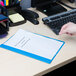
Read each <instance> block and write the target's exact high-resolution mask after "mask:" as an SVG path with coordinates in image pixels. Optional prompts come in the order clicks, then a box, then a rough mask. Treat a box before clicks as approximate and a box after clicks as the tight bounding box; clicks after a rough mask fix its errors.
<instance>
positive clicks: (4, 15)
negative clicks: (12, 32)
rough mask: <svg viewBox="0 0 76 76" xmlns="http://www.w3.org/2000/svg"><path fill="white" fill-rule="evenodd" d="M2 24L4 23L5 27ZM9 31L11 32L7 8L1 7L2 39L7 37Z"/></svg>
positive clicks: (0, 30)
mask: <svg viewBox="0 0 76 76" xmlns="http://www.w3.org/2000/svg"><path fill="white" fill-rule="evenodd" d="M2 23H4V24H5V26H3V25H2ZM8 30H9V18H8V11H7V9H6V8H5V7H3V6H1V5H0V38H3V37H5V36H6V34H7V31H8Z"/></svg>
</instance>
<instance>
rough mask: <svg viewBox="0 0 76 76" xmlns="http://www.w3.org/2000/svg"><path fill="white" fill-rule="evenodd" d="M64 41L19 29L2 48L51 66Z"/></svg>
mask: <svg viewBox="0 0 76 76" xmlns="http://www.w3.org/2000/svg"><path fill="white" fill-rule="evenodd" d="M64 44H65V42H64V41H61V40H57V39H54V38H50V37H46V36H43V35H40V34H36V33H32V32H29V31H25V30H22V29H19V30H18V31H17V32H16V33H15V35H13V36H12V37H11V38H9V39H8V40H7V41H6V42H4V43H3V44H1V45H0V47H2V48H5V49H7V50H10V51H13V52H16V53H19V54H22V55H25V56H28V57H31V58H34V59H37V60H40V61H43V62H46V63H48V64H50V63H51V62H52V60H53V59H54V58H55V56H56V55H57V54H58V52H59V51H60V49H61V48H62V47H63V45H64Z"/></svg>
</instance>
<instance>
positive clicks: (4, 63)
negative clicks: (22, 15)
mask: <svg viewBox="0 0 76 76" xmlns="http://www.w3.org/2000/svg"><path fill="white" fill-rule="evenodd" d="M36 12H37V13H39V16H40V18H39V21H40V24H39V25H33V24H32V23H30V22H29V21H27V23H25V24H23V25H19V26H15V27H10V30H9V34H8V36H7V37H6V38H3V39H0V44H2V43H3V42H5V41H6V40H7V39H9V38H10V37H11V36H12V35H13V34H15V33H16V32H17V30H18V29H24V30H28V31H31V32H34V33H38V34H41V35H45V36H48V37H52V38H55V39H59V40H62V41H65V45H64V46H63V48H62V49H61V50H60V52H59V53H58V54H57V56H56V57H55V59H54V60H53V61H52V63H51V64H47V63H44V62H41V61H38V60H35V59H32V58H29V57H27V56H23V55H21V54H18V53H14V52H11V51H9V50H6V49H3V48H0V76H41V75H43V74H45V73H48V72H51V71H53V70H55V69H57V68H59V67H61V66H63V65H65V64H67V63H70V62H72V61H74V60H76V36H75V37H71V36H68V35H55V34H54V33H53V32H52V31H51V29H50V28H49V27H47V26H46V25H44V24H43V22H42V20H41V19H42V18H43V17H45V15H43V14H42V13H41V12H39V11H36Z"/></svg>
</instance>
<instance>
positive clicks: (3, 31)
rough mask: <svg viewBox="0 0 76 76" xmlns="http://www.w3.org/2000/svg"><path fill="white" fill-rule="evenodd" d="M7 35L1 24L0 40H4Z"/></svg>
mask: <svg viewBox="0 0 76 76" xmlns="http://www.w3.org/2000/svg"><path fill="white" fill-rule="evenodd" d="M7 34H8V33H7V29H6V28H5V27H4V26H3V25H2V24H0V38H4V37H5V36H6V35H7Z"/></svg>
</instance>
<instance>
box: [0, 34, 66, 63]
mask: <svg viewBox="0 0 76 76" xmlns="http://www.w3.org/2000/svg"><path fill="white" fill-rule="evenodd" d="M33 34H36V33H33ZM36 35H40V34H36ZM13 36H14V35H13ZM13 36H12V37H13ZM40 36H43V35H40ZM12 37H10V38H12ZM43 37H46V38H49V39H53V40H56V41H60V42H63V44H62V45H61V47H60V48H59V50H58V51H57V52H56V54H55V55H54V57H53V58H52V59H51V60H50V59H48V58H44V57H41V56H38V55H35V54H32V53H29V52H26V51H23V50H20V49H17V48H13V47H10V46H7V45H4V44H1V45H0V47H1V48H5V49H7V50H10V51H13V52H16V53H19V54H22V55H25V56H28V57H31V58H34V59H37V60H40V61H43V62H45V63H48V64H50V63H51V62H52V61H53V59H54V58H55V57H56V55H57V54H58V52H59V51H60V50H61V48H62V47H63V45H64V44H65V42H64V41H61V40H57V39H54V38H50V37H47V36H43ZM10 38H9V39H10ZM9 39H8V40H9ZM8 40H7V41H8ZM7 41H6V42H7ZM4 43H5V42H4Z"/></svg>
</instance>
